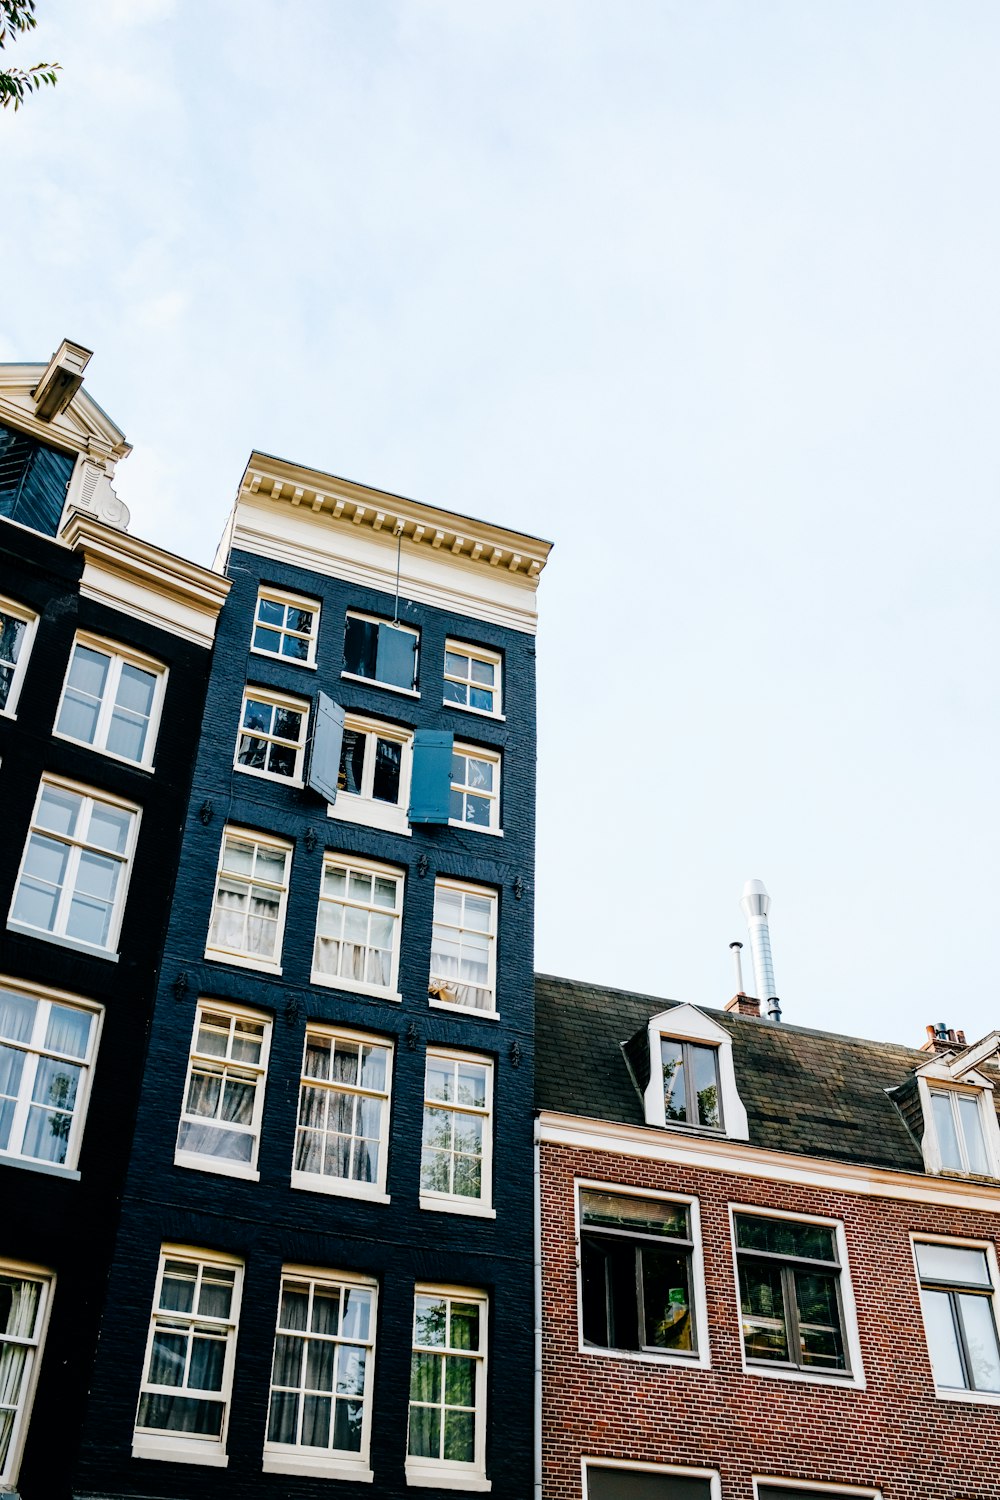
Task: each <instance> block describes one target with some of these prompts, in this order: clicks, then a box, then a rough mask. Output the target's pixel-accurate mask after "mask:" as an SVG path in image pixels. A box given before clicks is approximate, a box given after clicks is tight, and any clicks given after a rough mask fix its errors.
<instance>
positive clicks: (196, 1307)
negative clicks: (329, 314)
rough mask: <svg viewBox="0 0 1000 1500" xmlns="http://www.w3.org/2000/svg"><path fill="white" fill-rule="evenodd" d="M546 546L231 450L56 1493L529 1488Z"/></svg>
mask: <svg viewBox="0 0 1000 1500" xmlns="http://www.w3.org/2000/svg"><path fill="white" fill-rule="evenodd" d="M547 553H548V544H547V543H543V542H539V541H537V540H535V539H534V538H530V537H526V536H522V535H520V534H517V533H512V532H509V531H506V530H503V529H502V528H498V527H496V526H493V525H489V524H486V523H482V522H479V521H474V520H471V519H469V518H467V517H462V516H456V515H452V514H450V513H447V512H444V511H440V510H437V509H435V508H433V507H431V506H426V505H422V504H417V503H414V502H411V501H408V500H402V499H400V498H399V497H396V496H393V495H387V494H383V493H381V492H378V491H374V490H370V489H366V488H364V487H363V486H360V485H356V484H351V483H348V482H346V481H343V480H339V479H336V478H334V477H332V476H330V475H325V474H319V473H316V472H314V471H311V470H308V469H303V468H301V467H298V466H296V465H291V464H287V463H284V462H282V461H279V460H276V459H273V458H270V457H268V456H266V455H264V454H259V453H255V454H254V455H252V457H251V460H250V464H249V467H248V469H247V472H246V475H245V476H244V480H243V483H242V486H241V489H240V493H239V498H238V501H237V505H236V507H235V510H234V513H233V516H232V518H231V521H230V525H229V527H228V530H227V534H226V539H225V543H224V547H223V550H222V553H221V554H220V559H219V567H220V569H224V571H225V573H226V576H227V577H228V579H229V580H230V582H231V585H232V592H231V594H230V597H229V600H228V603H227V605H226V608H225V610H224V612H223V615H222V619H221V623H220V629H219V635H218V639H217V649H216V651H215V655H214V664H213V668H212V675H211V681H210V685H209V693H208V707H207V710H206V714H205V719H204V724H203V731H202V735H201V740H200V746H199V751H198V758H197V764H196V768H195V773H194V782H193V787H192V793H191V800H190V806H189V810H188V814H187V818H186V822H185V827H184V835H183V847H182V853H181V861H180V875H179V879H178V886H177V894H176V898H175V900H174V903H173V908H172V911H171V914H170V920H169V927H168V933H167V939H166V947H165V955H164V962H163V968H162V973H161V977H160V982H159V988H158V991H157V996H156V1006H155V1014H154V1017H153V1023H152V1030H151V1034H150V1044H149V1053H148V1062H147V1067H146V1073H145V1078H144V1081H143V1085H142V1094H141V1100H140V1105H139V1111H138V1118H137V1126H136V1132H135V1139H134V1146H133V1151H132V1158H131V1165H130V1169H129V1174H128V1180H127V1184H126V1189H125V1194H124V1199H123V1205H122V1212H121V1219H120V1227H119V1234H118V1240H117V1246H116V1251H115V1255H114V1264H113V1268H112V1273H111V1278H110V1282H109V1287H108V1299H107V1307H106V1310H105V1315H104V1319H103V1324H102V1332H101V1341H100V1347H99V1351H98V1357H97V1362H96V1367H95V1374H94V1381H93V1386H92V1394H91V1402H90V1407H89V1412H88V1418H87V1423H86V1437H85V1441H84V1445H83V1449H82V1453H81V1459H80V1463H79V1465H78V1468H77V1471H76V1479H75V1485H74V1494H75V1495H76V1496H79V1497H83V1496H98V1495H99V1496H102V1497H109V1496H114V1497H125V1496H129V1497H139V1496H142V1497H151V1496H157V1497H164V1500H166V1497H180V1496H184V1497H188V1500H196V1497H202V1496H205V1497H208V1496H211V1497H212V1500H225V1497H233V1500H235V1497H237V1496H239V1497H240V1500H245V1497H247V1496H250V1495H254V1496H257V1495H260V1496H262V1497H274V1500H278V1497H281V1500H286V1497H300V1496H301V1497H305V1496H309V1495H315V1494H321V1493H323V1494H325V1493H335V1494H343V1495H345V1496H347V1495H351V1494H357V1495H363V1494H372V1493H377V1494H378V1495H379V1496H384V1497H387V1500H388V1497H393V1496H401V1495H403V1494H405V1493H407V1492H410V1491H412V1490H413V1489H414V1488H423V1489H427V1490H430V1491H432V1492H440V1493H442V1494H443V1493H449V1494H453V1493H454V1492H455V1491H468V1492H477V1491H478V1492H486V1491H491V1493H492V1494H493V1495H494V1496H495V1497H497V1500H523V1497H524V1495H525V1494H526V1493H527V1492H528V1490H529V1488H530V1484H531V1473H532V1467H531V1466H532V1443H531V1432H532V1410H533V1397H532V1359H533V1345H532V1324H533V1317H532V1303H533V1274H532V1222H533V1221H532V1113H533V1078H534V996H533V969H532V924H533V885H534V879H533V876H534V805H535V703H534V693H535V673H534V629H535V592H536V587H537V581H538V575H539V573H540V571H541V568H542V567H543V566H544V563H545V559H546V556H547Z"/></svg>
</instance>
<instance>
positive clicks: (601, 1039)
mask: <svg viewBox="0 0 1000 1500" xmlns="http://www.w3.org/2000/svg"><path fill="white" fill-rule="evenodd" d="M535 996H536V1103H537V1106H538V1108H539V1109H542V1110H549V1111H553V1112H556V1113H559V1114H568V1115H578V1116H582V1117H584V1118H587V1119H601V1120H609V1121H612V1122H614V1123H618V1124H623V1125H636V1126H644V1125H645V1118H644V1114H643V1103H642V1099H641V1098H640V1096H639V1093H638V1092H637V1089H636V1085H635V1083H634V1082H633V1080H632V1077H631V1075H630V1073H629V1067H628V1065H627V1063H626V1060H625V1055H624V1053H623V1051H622V1045H623V1044H624V1043H626V1042H628V1041H629V1039H630V1038H632V1037H633V1036H634V1034H635V1033H636V1032H637V1031H639V1030H640V1029H641V1028H643V1027H644V1026H645V1025H646V1023H647V1022H648V1020H649V1018H650V1017H651V1016H655V1015H658V1014H662V1013H664V1012H667V1013H668V1015H667V1018H666V1019H665V1024H669V1011H670V1009H671V1008H672V1007H674V1006H675V1005H677V1004H678V1003H679V1002H677V1001H669V1000H664V999H663V998H662V997H660V996H656V995H639V994H633V993H630V992H628V991H625V990H615V989H609V988H608V987H606V986H603V985H596V984H585V983H583V982H581V981H578V980H570V979H557V978H554V977H552V976H550V975H546V974H539V975H536V977H535ZM699 1009H704V1011H705V1014H706V1015H708V1016H710V1017H711V1018H712V1020H714V1021H716V1022H718V1024H719V1025H720V1026H723V1027H724V1028H725V1029H726V1031H728V1032H729V1033H730V1035H731V1036H732V1039H733V1063H734V1067H735V1071H736V1082H737V1087H738V1088H739V1092H740V1096H741V1098H742V1100H743V1103H744V1104H745V1106H746V1110H747V1116H748V1124H749V1140H750V1145H751V1146H758V1147H761V1148H763V1149H765V1150H773V1151H782V1152H790V1153H792V1154H795V1155H802V1156H816V1157H825V1158H827V1159H833V1160H836V1161H846V1162H854V1163H857V1164H859V1165H865V1166H872V1167H883V1168H889V1169H891V1170H897V1171H903V1172H919V1173H922V1172H923V1171H924V1162H923V1156H922V1154H921V1150H920V1144H919V1141H918V1140H917V1139H916V1138H915V1137H914V1136H913V1135H912V1134H911V1132H910V1130H909V1128H908V1127H907V1124H906V1120H905V1119H904V1115H903V1113H902V1112H901V1111H900V1109H898V1108H897V1107H896V1103H894V1101H893V1098H892V1097H891V1095H890V1094H889V1093H888V1092H887V1090H896V1089H901V1088H902V1087H903V1086H904V1085H906V1084H907V1083H908V1082H909V1081H910V1080H911V1079H912V1078H913V1076H914V1073H915V1070H916V1069H917V1068H919V1067H921V1066H922V1065H923V1064H926V1063H927V1062H928V1054H927V1053H926V1052H923V1051H920V1050H918V1049H917V1048H914V1047H900V1046H897V1045H895V1044H894V1043H890V1042H870V1041H864V1040H862V1039H860V1038H858V1037H849V1036H841V1035H839V1034H837V1033H835V1032H827V1031H813V1030H809V1029H808V1028H806V1027H803V1026H789V1025H787V1024H785V1023H781V1024H780V1025H775V1024H774V1023H773V1022H771V1021H766V1020H757V1019H755V1018H754V1017H751V1016H740V1015H736V1014H733V1013H730V1012H726V1011H721V1010H714V1009H710V1008H708V1007H699Z"/></svg>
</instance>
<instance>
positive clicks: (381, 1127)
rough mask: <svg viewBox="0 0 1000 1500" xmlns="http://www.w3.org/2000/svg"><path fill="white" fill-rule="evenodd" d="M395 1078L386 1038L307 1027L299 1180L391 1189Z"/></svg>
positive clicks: (357, 1192)
mask: <svg viewBox="0 0 1000 1500" xmlns="http://www.w3.org/2000/svg"><path fill="white" fill-rule="evenodd" d="M391 1085H392V1048H391V1047H390V1046H389V1044H388V1043H386V1042H382V1041H379V1040H378V1039H377V1038H375V1037H369V1036H363V1035H358V1034H354V1033H348V1032H341V1031H332V1030H330V1029H329V1028H327V1027H321V1026H310V1027H309V1028H308V1030H307V1031H306V1041H305V1051H304V1055H303V1059H302V1077H301V1079H300V1082H299V1118H298V1125H297V1128H296V1131H295V1160H294V1162H293V1164H292V1186H293V1187H300V1188H311V1189H312V1190H313V1191H314V1192H323V1193H344V1194H347V1195H349V1196H351V1197H356V1198H384V1197H385V1176H386V1154H387V1151H388V1143H389V1094H390V1089H391ZM386 1201H388V1200H386Z"/></svg>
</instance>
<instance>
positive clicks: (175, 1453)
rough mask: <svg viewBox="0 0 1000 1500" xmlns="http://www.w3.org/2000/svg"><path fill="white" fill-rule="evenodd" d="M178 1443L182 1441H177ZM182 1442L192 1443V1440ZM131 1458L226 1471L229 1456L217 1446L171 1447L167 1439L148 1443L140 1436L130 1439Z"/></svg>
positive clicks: (208, 1444) (205, 1444) (137, 1434)
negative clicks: (152, 1459) (201, 1465)
mask: <svg viewBox="0 0 1000 1500" xmlns="http://www.w3.org/2000/svg"><path fill="white" fill-rule="evenodd" d="M177 1441H178V1443H180V1442H181V1441H182V1440H181V1439H178V1440H177ZM183 1441H185V1442H189V1443H193V1442H195V1441H196V1439H194V1438H187V1439H184V1440H183ZM132 1457H133V1458H154V1459H158V1460H162V1461H163V1462H164V1463H168V1464H203V1465H204V1467H205V1468H207V1469H228V1468H229V1455H228V1453H226V1452H225V1451H224V1450H223V1449H222V1448H220V1447H219V1446H218V1444H215V1445H213V1444H211V1443H203V1444H202V1446H201V1447H200V1448H190V1447H184V1448H182V1447H180V1446H178V1447H176V1448H174V1447H171V1446H170V1440H169V1438H157V1439H155V1440H152V1441H148V1440H147V1439H146V1437H145V1436H144V1435H142V1434H139V1433H136V1434H135V1435H134V1436H133V1438H132Z"/></svg>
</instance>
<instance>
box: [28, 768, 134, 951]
mask: <svg viewBox="0 0 1000 1500" xmlns="http://www.w3.org/2000/svg"><path fill="white" fill-rule="evenodd" d="M46 787H54V788H56V789H57V790H59V791H64V792H70V793H72V795H73V796H76V797H82V798H83V799H84V807H83V809H82V810H81V813H80V817H81V818H85V820H86V828H87V832H88V833H89V831H90V818H91V813H92V809H93V805H94V804H95V803H102V804H103V805H104V806H106V807H116V808H119V809H121V810H122V811H123V812H127V813H129V814H130V816H131V819H132V821H131V823H130V825H129V833H128V838H127V840H126V844H125V850H124V853H122V854H115V853H113V852H112V851H111V850H110V849H103V848H102V847H101V846H100V845H99V844H90V843H88V842H87V840H86V839H85V838H83V837H82V836H81V835H80V834H79V833H74V834H73V835H68V834H62V833H52V832H51V831H50V830H49V829H47V828H41V827H38V826H36V823H35V819H36V817H37V815H38V809H39V807H40V805H41V800H42V796H43V794H44V789H45V788H46ZM141 820H142V809H141V808H140V807H137V806H136V804H135V803H134V802H127V801H126V800H125V799H124V798H123V797H116V796H114V794H113V793H111V792H105V791H100V790H98V788H97V787H92V786H84V785H82V784H81V783H80V782H78V781H67V780H65V778H63V777H62V776H48V775H46V776H43V777H42V778H41V780H40V781H39V783H38V791H37V793H36V794H35V805H34V807H33V808H32V810H31V822H30V824H29V827H28V835H27V838H26V839H25V841H24V848H23V850H22V851H21V863H20V865H19V866H18V871H17V879H16V880H15V882H14V891H13V894H12V896H11V901H10V910H9V912H8V914H7V927H8V929H9V930H10V931H11V932H26V933H28V934H30V936H31V937H37V938H41V939H42V940H43V942H47V943H56V944H57V945H58V946H59V947H61V948H74V949H75V950H76V951H77V952H79V953H93V954H95V955H96V956H97V957H98V958H106V959H110V960H111V962H113V963H117V962H118V951H117V949H118V939H119V937H120V936H121V928H122V920H123V918H124V915H125V905H126V902H127V900H128V888H129V881H130V879H131V876H132V867H133V864H134V861H135V850H136V843H137V841H138V837H139V824H140V822H141ZM36 833H37V834H38V836H39V838H47V839H52V840H54V841H55V842H56V843H61V844H66V845H67V846H68V848H69V851H70V853H69V860H68V863H67V866H66V878H65V880H64V881H63V884H62V886H61V887H60V891H59V899H58V903H57V905H56V914H55V925H54V927H53V929H52V931H49V929H48V928H45V927H33V926H31V925H30V923H28V922H24V921H19V920H17V919H15V917H14V907H15V905H16V903H17V894H18V891H19V890H20V889H21V880H22V878H23V876H24V873H25V866H26V864H27V859H28V849H29V847H30V844H31V839H32V837H33V835H34V834H36ZM85 851H92V852H93V853H95V854H98V855H102V856H104V857H106V858H108V859H113V860H116V861H117V862H118V865H119V868H120V874H119V878H118V881H117V884H116V889H115V897H114V906H113V907H112V912H111V922H110V925H109V927H108V938H107V944H106V946H104V947H98V946H97V944H96V943H87V942H84V940H83V939H82V938H76V937H70V936H67V934H66V921H67V917H68V914H69V909H70V906H71V904H72V898H73V896H74V895H75V894H76V880H77V876H78V873H79V869H80V859H81V857H82V855H83V853H84V852H85Z"/></svg>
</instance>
